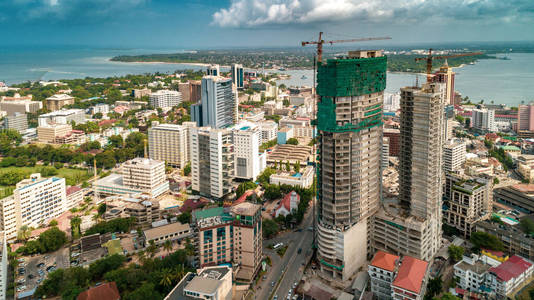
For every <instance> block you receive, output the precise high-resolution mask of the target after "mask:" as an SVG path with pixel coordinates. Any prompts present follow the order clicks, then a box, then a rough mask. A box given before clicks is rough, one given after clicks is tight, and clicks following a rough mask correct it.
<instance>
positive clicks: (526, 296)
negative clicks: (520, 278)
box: [515, 282, 534, 300]
mask: <svg viewBox="0 0 534 300" xmlns="http://www.w3.org/2000/svg"><path fill="white" fill-rule="evenodd" d="M531 290H534V282H531V283H530V284H529V285H527V286H525V287H524V288H523V289H522V290H521V293H520V294H517V295H515V299H517V300H530V299H532V298H530V291H531Z"/></svg>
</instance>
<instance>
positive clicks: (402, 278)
mask: <svg viewBox="0 0 534 300" xmlns="http://www.w3.org/2000/svg"><path fill="white" fill-rule="evenodd" d="M427 279H428V262H426V261H424V260H420V259H417V258H414V257H411V256H404V257H403V258H402V261H401V263H400V266H399V269H398V271H397V275H396V276H395V280H393V283H392V284H391V289H392V290H393V293H392V298H393V299H394V300H406V299H412V300H420V299H423V297H424V296H425V291H426V282H427Z"/></svg>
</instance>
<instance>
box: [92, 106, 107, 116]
mask: <svg viewBox="0 0 534 300" xmlns="http://www.w3.org/2000/svg"><path fill="white" fill-rule="evenodd" d="M91 113H92V114H93V115H94V114H97V113H101V114H103V115H106V114H107V113H109V104H106V103H98V104H96V105H94V106H93V107H91Z"/></svg>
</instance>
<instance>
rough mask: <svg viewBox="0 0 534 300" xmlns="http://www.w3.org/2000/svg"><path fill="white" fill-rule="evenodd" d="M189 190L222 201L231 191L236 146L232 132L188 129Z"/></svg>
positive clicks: (197, 128) (204, 128) (208, 128)
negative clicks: (190, 188)
mask: <svg viewBox="0 0 534 300" xmlns="http://www.w3.org/2000/svg"><path fill="white" fill-rule="evenodd" d="M189 138H190V140H189V141H190V153H191V177H192V189H193V191H196V192H198V193H200V194H201V195H205V196H208V197H214V198H223V197H224V196H225V195H227V194H229V193H230V192H231V191H232V178H233V176H234V174H235V145H234V143H233V139H232V131H231V130H229V129H216V128H210V127H191V128H190V136H189Z"/></svg>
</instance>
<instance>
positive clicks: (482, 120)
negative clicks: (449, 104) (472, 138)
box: [471, 109, 496, 131]
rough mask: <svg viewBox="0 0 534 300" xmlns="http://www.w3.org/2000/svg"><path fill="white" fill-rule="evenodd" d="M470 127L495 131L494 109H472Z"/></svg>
mask: <svg viewBox="0 0 534 300" xmlns="http://www.w3.org/2000/svg"><path fill="white" fill-rule="evenodd" d="M472 113H473V114H472V117H471V127H473V128H475V129H477V130H480V131H496V126H495V111H494V110H490V109H473V111H472Z"/></svg>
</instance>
